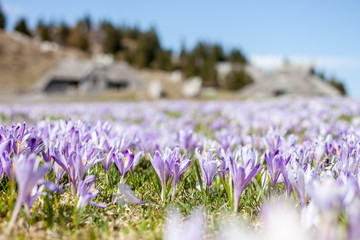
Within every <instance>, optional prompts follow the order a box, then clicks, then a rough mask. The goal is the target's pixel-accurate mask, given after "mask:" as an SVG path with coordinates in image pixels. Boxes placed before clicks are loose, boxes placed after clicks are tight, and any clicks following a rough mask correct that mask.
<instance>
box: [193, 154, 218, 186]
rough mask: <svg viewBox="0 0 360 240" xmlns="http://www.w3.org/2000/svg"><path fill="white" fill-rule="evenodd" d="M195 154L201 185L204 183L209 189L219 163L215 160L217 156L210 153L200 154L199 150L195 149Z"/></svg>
mask: <svg viewBox="0 0 360 240" xmlns="http://www.w3.org/2000/svg"><path fill="white" fill-rule="evenodd" d="M195 154H196V157H197V159H198V160H199V165H200V168H201V174H202V178H203V179H202V180H203V184H205V182H206V185H207V187H208V188H210V186H211V183H212V181H213V180H214V178H215V176H216V174H217V168H218V166H219V161H218V160H216V156H217V155H216V154H213V153H212V151H209V152H203V153H202V154H200V151H199V149H196V151H195Z"/></svg>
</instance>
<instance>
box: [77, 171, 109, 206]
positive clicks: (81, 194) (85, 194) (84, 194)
mask: <svg viewBox="0 0 360 240" xmlns="http://www.w3.org/2000/svg"><path fill="white" fill-rule="evenodd" d="M89 177H90V178H89ZM95 179H96V176H95V175H93V176H88V177H87V179H85V180H80V181H79V184H78V188H77V191H76V192H77V196H78V198H79V199H78V202H77V205H76V209H77V210H78V211H79V210H80V209H81V208H83V207H85V206H86V205H88V204H91V205H94V206H96V207H100V208H106V206H105V205H103V204H100V203H95V202H92V200H93V199H94V198H95V197H96V196H97V194H98V193H99V190H98V189H95Z"/></svg>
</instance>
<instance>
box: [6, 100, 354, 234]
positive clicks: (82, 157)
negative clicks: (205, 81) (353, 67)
mask: <svg viewBox="0 0 360 240" xmlns="http://www.w3.org/2000/svg"><path fill="white" fill-rule="evenodd" d="M90 106H91V107H90ZM119 109H121V111H120V110H119ZM135 110H136V111H135ZM0 113H1V114H3V115H4V116H6V117H7V122H6V123H2V125H1V126H0V177H1V180H2V181H3V182H4V183H5V185H4V186H7V187H5V188H4V187H2V188H4V189H5V190H6V191H8V192H11V191H13V192H11V193H15V194H14V195H11V196H13V197H14V201H15V199H16V202H15V207H14V208H13V209H10V210H11V211H12V217H11V220H10V223H9V225H10V226H12V225H13V224H14V223H15V221H16V219H17V217H18V215H19V214H20V215H21V209H22V206H23V205H25V206H26V207H25V211H26V212H29V213H30V212H31V206H33V205H36V204H41V203H40V202H41V201H39V202H37V201H36V199H38V198H45V197H50V196H51V195H50V193H52V194H53V193H54V194H63V193H64V192H69V193H70V194H69V195H70V196H71V197H73V198H74V199H77V205H76V206H74V207H75V208H77V209H81V208H83V207H85V206H86V205H88V204H92V205H97V206H100V207H102V206H103V205H100V203H99V199H111V197H107V198H97V196H99V195H101V194H103V192H102V190H103V189H104V188H103V187H102V186H103V185H105V182H106V183H108V182H111V181H112V182H111V184H110V186H120V187H122V188H123V189H126V191H127V192H130V190H134V192H135V193H136V194H137V193H138V192H137V190H139V191H143V189H142V188H140V189H134V186H139V185H141V184H132V182H131V181H132V180H131V177H135V178H136V177H137V176H141V177H143V176H144V175H141V174H143V172H145V171H147V172H151V173H156V175H157V177H158V178H159V180H160V181H159V182H160V185H161V189H162V193H161V198H162V200H164V201H165V200H166V196H167V194H168V193H169V192H170V191H168V189H171V190H172V192H171V195H172V198H173V199H174V198H175V197H176V194H177V190H179V187H180V186H186V187H185V188H184V189H182V190H183V191H184V192H191V193H192V194H204V192H202V193H199V192H198V191H196V190H195V191H193V190H194V189H196V186H197V182H198V183H200V182H202V185H201V186H200V187H201V188H202V189H206V192H210V193H211V196H213V198H215V197H221V198H224V199H225V201H224V202H226V204H225V208H232V209H233V210H234V211H235V212H239V206H243V205H242V204H241V203H242V201H244V202H245V201H246V197H247V196H248V195H249V194H247V193H249V192H250V191H251V193H252V195H257V194H259V195H258V197H257V199H258V201H259V202H260V201H262V202H264V201H266V200H269V199H272V198H274V196H283V197H284V198H285V199H286V201H288V202H293V203H294V204H293V208H294V209H295V211H296V212H297V214H299V218H300V221H299V222H300V223H299V222H298V221H296V222H298V223H297V224H300V225H301V229H302V230H304V231H311V232H315V233H316V234H317V235H316V237H317V236H320V237H319V238H323V239H329V238H327V235H326V234H334V236H338V235H337V234H341V232H345V238H349V239H358V238H360V231H359V230H358V228H357V223H358V221H359V219H360V207H359V206H360V204H359V203H360V174H359V168H360V167H359V163H360V154H359V153H360V131H359V129H360V117H359V116H360V102H359V101H358V100H352V99H307V100H301V99H299V100H285V99H281V100H272V101H267V102H261V101H260V102H251V101H247V102H186V101H172V102H157V103H141V104H138V103H119V104H110V103H103V104H101V103H92V104H91V105H88V104H76V105H71V104H70V105H66V106H64V105H51V106H50V105H41V106H26V107H24V106H0ZM3 115H1V116H3ZM49 116H51V117H52V118H51V119H50V118H49ZM24 121H25V122H24ZM11 122H20V123H18V124H11ZM149 160H150V163H151V164H150V163H149ZM137 166H138V167H137ZM147 167H151V168H153V170H152V169H151V170H150V171H148V169H145V168H147ZM133 173H134V174H133ZM194 175H195V176H194ZM95 176H96V177H95ZM183 176H184V177H183ZM95 179H96V182H95ZM139 179H141V180H140V181H144V180H143V178H140V177H139ZM152 180H153V178H152V179H149V178H147V179H146V181H152ZM115 181H116V182H115ZM125 182H126V183H125ZM119 184H120V185H119ZM125 184H128V185H125ZM10 186H13V188H12V189H10ZM95 186H97V187H95ZM120 187H119V189H120ZM151 187H153V190H154V191H155V189H156V185H155V186H151ZM130 188H132V189H130ZM189 188H194V189H189ZM224 188H225V189H226V191H225V192H224V191H223V190H224ZM4 189H2V190H4ZM159 189H160V187H159ZM254 189H261V191H262V195H261V196H260V193H259V192H257V190H254ZM5 190H4V192H6V191H5ZM107 190H108V189H107ZM209 190H210V191H209ZM111 191H113V193H114V190H113V189H111V190H110V191H107V192H106V193H104V194H108V192H111ZM179 192H181V191H179ZM273 194H274V195H273ZM117 195H119V196H118V199H126V198H121V196H120V195H122V192H121V191H119V193H118V194H117ZM149 195H150V197H149ZM143 196H146V197H148V198H150V199H136V201H135V202H137V203H138V204H142V203H143V202H147V203H149V205H150V204H152V203H153V202H156V201H155V200H154V201H153V199H152V198H151V197H152V196H154V194H146V195H145V194H144V195H143ZM131 197H134V199H135V197H136V196H135V195H134V196H133V195H131ZM139 198H142V197H141V196H140V197H139ZM154 198H155V197H154ZM9 199H10V198H9ZM204 199H205V198H204ZM209 199H211V198H210V197H209ZM105 201H107V200H105ZM179 201H187V199H186V198H179ZM231 201H232V204H228V203H230V202H231ZM74 202H75V201H74ZM123 202H125V201H123ZM210 202H211V201H210ZM103 203H104V204H111V203H110V202H103ZM124 204H126V202H125V203H124ZM154 204H158V203H157V202H156V203H154ZM209 204H211V203H209ZM205 205H206V204H205ZM258 207H259V206H258ZM259 208H260V207H259ZM265 212H266V214H265ZM262 214H265V215H264V219H265V220H264V221H265V222H271V221H270V220H266V219H271V217H269V214H272V213H271V211H264V213H261V215H262ZM344 219H346V221H345V220H344ZM326 229H328V230H326ZM329 229H330V230H331V231H333V232H331V231H329ZM339 229H345V230H339ZM269 231H270V230H269ZM194 236H195V235H194ZM196 236H198V235H196Z"/></svg>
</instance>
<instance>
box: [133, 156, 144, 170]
mask: <svg viewBox="0 0 360 240" xmlns="http://www.w3.org/2000/svg"><path fill="white" fill-rule="evenodd" d="M142 155H143V152H142V151H141V152H138V153H137V154H135V157H134V163H133V165H132V167H131V170H132V171H135V168H136V166H137V165H138V164H139V162H140V159H141V157H142Z"/></svg>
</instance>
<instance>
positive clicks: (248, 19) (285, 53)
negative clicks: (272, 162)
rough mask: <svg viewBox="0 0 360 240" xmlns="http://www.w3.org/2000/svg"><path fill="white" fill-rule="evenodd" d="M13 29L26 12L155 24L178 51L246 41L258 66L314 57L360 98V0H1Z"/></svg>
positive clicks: (54, 17)
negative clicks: (206, 43) (203, 42)
mask: <svg viewBox="0 0 360 240" xmlns="http://www.w3.org/2000/svg"><path fill="white" fill-rule="evenodd" d="M0 1H1V4H2V7H3V8H4V9H5V11H6V12H7V16H8V20H9V24H8V25H9V27H10V28H12V26H13V25H14V23H15V22H16V20H17V19H18V18H19V17H20V16H25V17H26V18H27V20H28V21H29V22H30V24H31V26H35V24H36V23H37V21H38V19H39V18H42V19H44V20H46V21H54V22H58V21H61V20H64V21H66V22H67V23H69V24H71V23H74V22H75V21H76V20H77V19H78V18H79V17H82V16H84V15H85V14H89V15H90V16H92V18H93V21H94V22H96V21H99V20H101V19H107V20H111V21H113V22H114V23H118V24H121V23H127V24H130V25H135V24H137V25H138V26H140V27H141V28H143V29H145V28H148V27H150V26H155V27H156V28H157V30H158V33H159V35H160V39H161V42H162V44H163V45H164V46H165V47H168V48H172V49H174V50H178V49H179V48H180V45H181V43H182V42H185V44H186V46H187V47H192V46H193V45H194V44H195V43H196V42H197V41H198V40H206V41H210V42H219V43H222V44H223V45H224V46H225V47H226V49H230V48H231V47H239V48H241V49H242V50H243V51H244V52H245V53H246V55H247V56H248V57H249V59H250V60H252V62H253V63H254V64H255V65H258V66H260V67H263V68H266V69H269V68H271V67H276V66H278V65H279V64H281V62H282V60H283V59H284V58H287V59H289V60H290V61H292V62H294V63H307V64H309V63H311V64H314V65H315V66H317V68H318V69H320V70H322V71H324V72H325V74H326V75H327V76H336V77H338V78H339V79H341V80H343V81H344V82H345V84H346V87H347V90H348V92H349V94H350V96H352V97H357V98H359V97H360V44H359V43H360V31H359V24H360V14H359V11H360V1H355V0H347V1H340V0H338V1H332V0H328V1H325V0H323V1H321V0H319V1H310V0H301V1H300V0H298V1H288V0H287V1H279V0H272V1H266V0H262V1H261V0H254V1H250V0H247V1H239V0H238V1H231V0H228V1H222V2H220V1H210V0H207V1H205V0H197V1H188V0H183V1H169V0H167V1H166V0H152V1H145V0H142V1H139V0H132V1H120V0H117V1H115V0H113V1H110V0H107V1H106V0H103V1H98V0H62V1H49V0H32V1H29V0H0Z"/></svg>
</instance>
